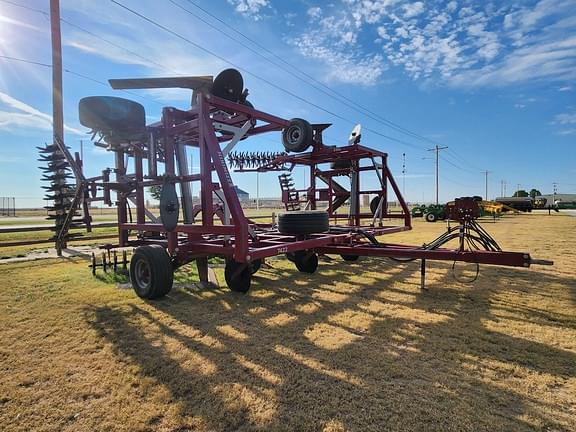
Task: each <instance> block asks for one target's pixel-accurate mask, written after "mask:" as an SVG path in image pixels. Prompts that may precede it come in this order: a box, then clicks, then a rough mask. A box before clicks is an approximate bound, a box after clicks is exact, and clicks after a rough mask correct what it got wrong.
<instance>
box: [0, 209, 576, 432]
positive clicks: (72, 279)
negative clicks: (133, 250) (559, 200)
mask: <svg viewBox="0 0 576 432" xmlns="http://www.w3.org/2000/svg"><path fill="white" fill-rule="evenodd" d="M486 226H487V228H488V230H489V231H490V232H492V233H493V234H494V236H495V238H497V239H498V240H500V242H501V243H502V245H503V246H504V247H505V248H507V249H510V250H527V251H530V252H533V251H535V252H534V254H533V255H534V256H535V257H538V258H548V259H554V260H555V261H556V264H557V265H556V266H555V267H553V268H538V267H536V268H533V269H528V270H526V269H510V268H497V267H483V269H482V273H481V275H480V279H479V280H478V281H477V283H476V284H475V285H473V286H470V285H462V284H459V283H457V282H455V281H454V279H453V278H452V275H451V273H450V263H444V264H443V263H430V271H429V274H428V276H429V277H428V286H429V288H430V290H429V291H428V292H421V291H420V290H419V267H418V263H406V264H398V263H394V262H391V261H389V260H375V259H361V260H360V261H359V262H356V263H346V262H343V261H341V260H339V259H334V260H322V262H321V264H320V268H319V271H318V272H317V274H315V275H304V274H300V273H298V272H297V271H296V270H295V269H294V268H293V265H292V263H290V262H288V261H284V260H277V261H276V260H275V261H271V264H272V266H273V268H272V269H262V270H261V271H260V272H259V273H258V274H257V276H256V277H255V280H254V285H253V289H252V290H251V291H250V293H249V294H248V295H238V294H235V293H231V292H229V291H228V290H227V289H225V288H222V289H216V290H211V291H201V290H199V289H198V288H196V287H195V286H194V285H193V284H190V283H186V282H185V280H186V275H187V274H188V273H186V272H181V273H180V274H179V275H178V280H179V281H180V282H181V283H180V284H179V285H178V286H177V288H176V289H175V290H173V292H172V293H171V294H170V295H169V296H168V297H167V298H165V299H163V300H161V301H156V302H150V303H146V302H143V301H141V300H139V299H138V298H136V296H135V295H134V294H133V293H132V291H130V290H119V289H118V288H117V287H116V285H115V284H113V283H107V281H106V280H100V279H95V278H92V277H91V275H90V273H89V270H88V268H87V263H86V262H85V261H82V260H79V259H75V260H69V261H64V260H62V261H45V262H35V263H29V264H12V265H10V264H5V265H1V266H0V282H1V285H0V328H1V329H2V331H1V332H0V430H3V431H4V430H5V431H30V430H34V431H108V430H115V431H116V430H119V431H173V432H176V431H178V432H183V431H188V430H190V431H192V430H194V431H254V430H260V431H293V430H303V431H308V430H310V431H349V430H352V431H383V430H387V431H429V430H442V431H497V430H498V431H500V430H505V431H532V430H542V431H573V430H576V343H575V341H576V281H575V275H574V262H575V261H574V258H575V257H574V250H575V248H574V245H575V244H576V229H575V228H576V218H569V217H562V216H551V217H547V216H534V215H523V216H518V217H509V218H506V219H503V220H501V221H499V222H497V223H495V224H492V223H486ZM443 229H444V228H443V225H442V224H425V223H421V222H417V223H416V230H415V231H414V232H410V233H403V234H398V235H394V236H391V237H390V241H391V242H411V243H414V244H420V243H422V242H424V241H426V240H430V239H431V238H433V237H434V236H435V235H437V234H439V233H440V232H441V231H442V230H443ZM217 272H218V276H219V278H220V280H223V277H222V274H221V269H218V270H217ZM192 273H193V272H192Z"/></svg>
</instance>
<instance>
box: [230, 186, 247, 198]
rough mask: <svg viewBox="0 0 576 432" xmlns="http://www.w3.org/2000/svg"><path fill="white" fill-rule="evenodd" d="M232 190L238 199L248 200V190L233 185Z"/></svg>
mask: <svg viewBox="0 0 576 432" xmlns="http://www.w3.org/2000/svg"><path fill="white" fill-rule="evenodd" d="M234 191H235V192H236V194H237V195H238V199H239V200H240V201H249V200H250V194H249V193H248V192H246V191H244V190H242V189H240V188H239V187H238V186H234Z"/></svg>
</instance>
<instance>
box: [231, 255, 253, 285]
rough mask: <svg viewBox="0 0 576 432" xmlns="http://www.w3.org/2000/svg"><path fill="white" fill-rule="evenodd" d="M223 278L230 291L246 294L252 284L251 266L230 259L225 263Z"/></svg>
mask: <svg viewBox="0 0 576 432" xmlns="http://www.w3.org/2000/svg"><path fill="white" fill-rule="evenodd" d="M224 278H225V279H226V284H227V285H228V288H230V290H231V291H234V292H240V293H247V292H248V290H249V289H250V283H251V282H252V266H251V265H250V264H247V263H239V262H237V261H234V260H233V259H230V260H228V261H226V267H225V268H224Z"/></svg>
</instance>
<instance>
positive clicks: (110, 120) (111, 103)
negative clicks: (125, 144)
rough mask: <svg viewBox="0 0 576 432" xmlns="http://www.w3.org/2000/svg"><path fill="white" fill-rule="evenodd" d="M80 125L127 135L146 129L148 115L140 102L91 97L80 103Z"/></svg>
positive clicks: (81, 100) (107, 97) (111, 97)
mask: <svg viewBox="0 0 576 432" xmlns="http://www.w3.org/2000/svg"><path fill="white" fill-rule="evenodd" d="M78 116H79V118H80V123H81V124H82V125H83V126H86V127H87V128H90V129H92V130H97V131H103V132H106V133H110V132H113V133H115V134H118V135H126V134H133V133H138V132H142V131H144V130H145V129H146V113H145V111H144V107H143V106H142V105H140V104H139V103H138V102H134V101H131V100H129V99H124V98H119V97H114V96H89V97H85V98H82V99H80V102H79V103H78Z"/></svg>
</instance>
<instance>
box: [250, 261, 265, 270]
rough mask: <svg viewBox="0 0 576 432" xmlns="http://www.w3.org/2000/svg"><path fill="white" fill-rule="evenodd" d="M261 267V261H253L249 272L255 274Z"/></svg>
mask: <svg viewBox="0 0 576 432" xmlns="http://www.w3.org/2000/svg"><path fill="white" fill-rule="evenodd" d="M260 267H262V259H257V260H254V261H252V262H251V263H250V271H251V272H252V274H255V273H256V272H257V271H258V270H260Z"/></svg>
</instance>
